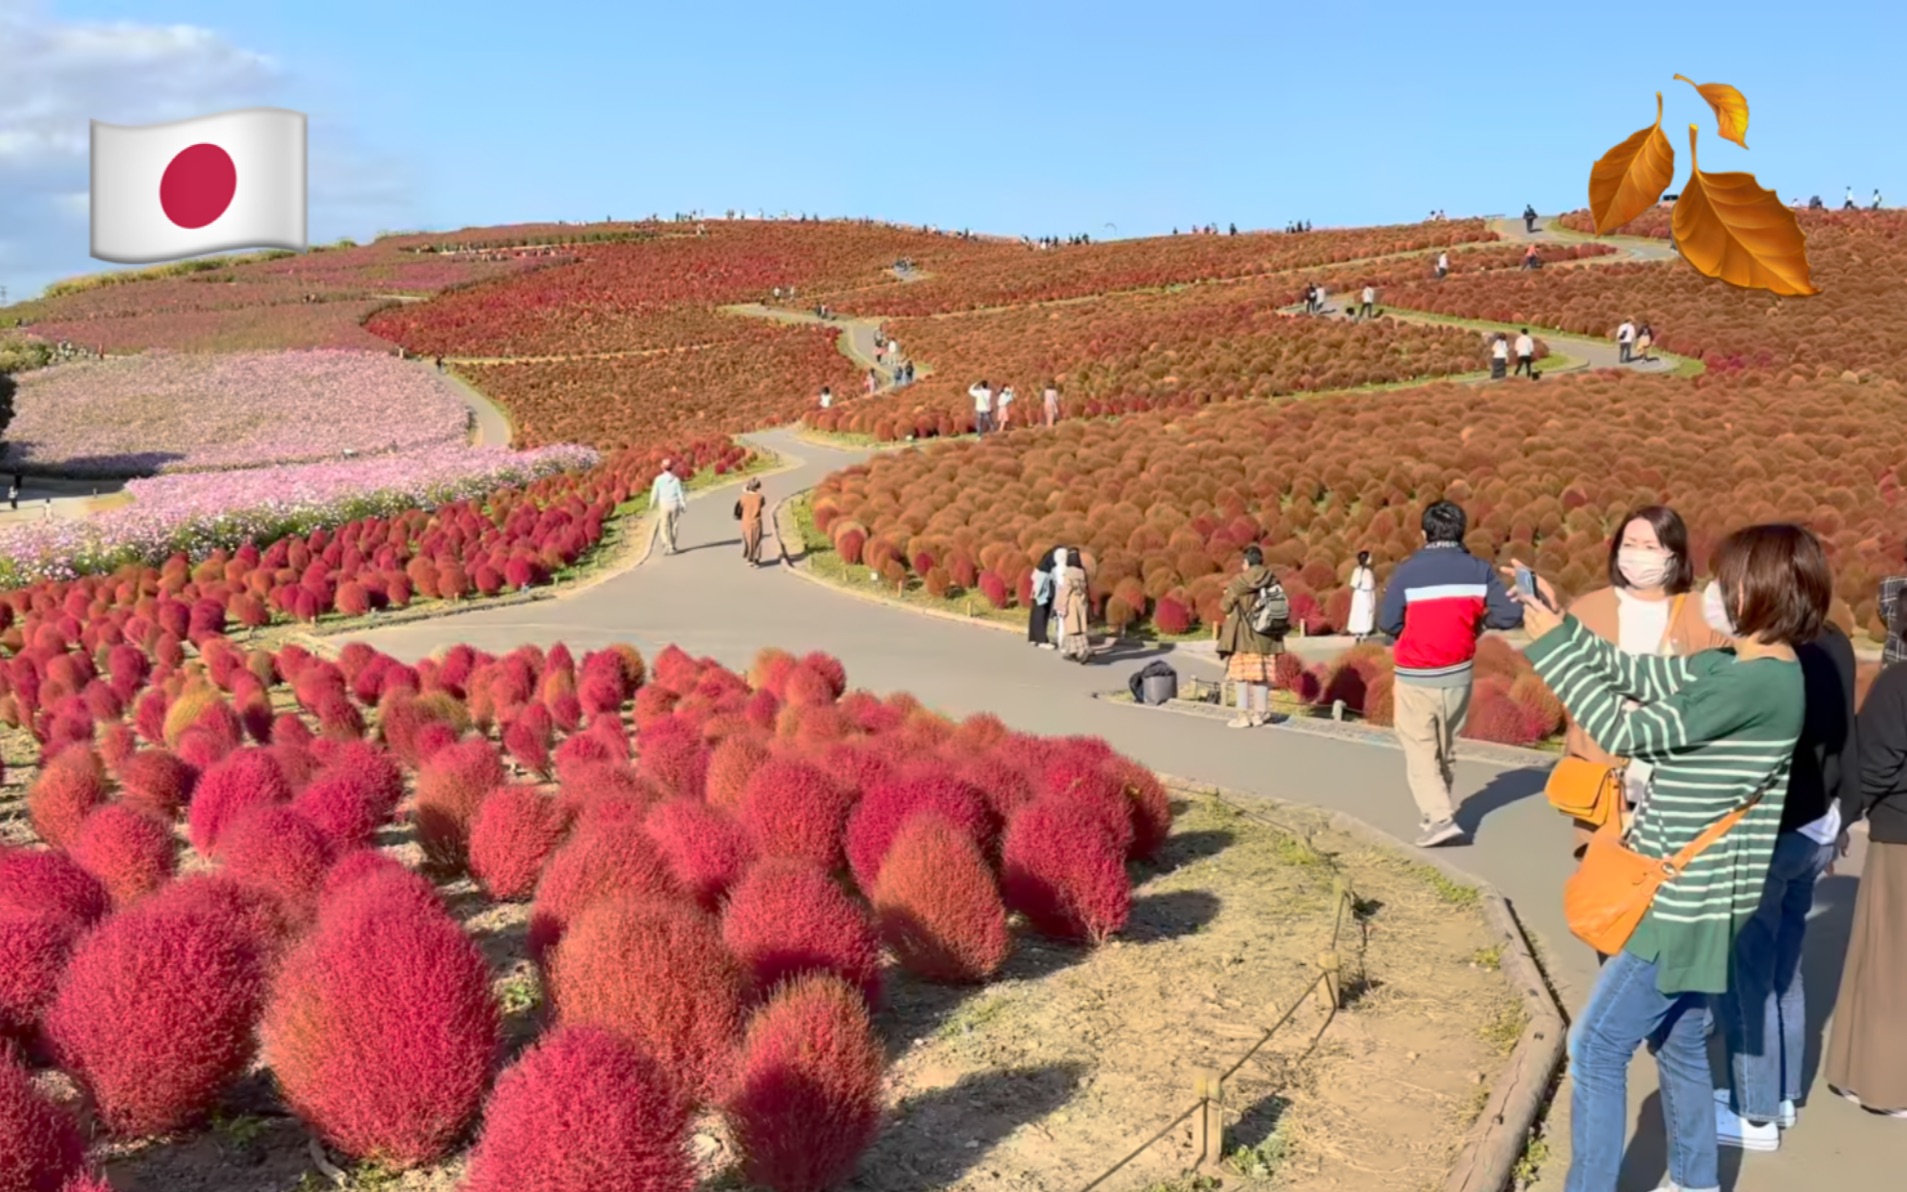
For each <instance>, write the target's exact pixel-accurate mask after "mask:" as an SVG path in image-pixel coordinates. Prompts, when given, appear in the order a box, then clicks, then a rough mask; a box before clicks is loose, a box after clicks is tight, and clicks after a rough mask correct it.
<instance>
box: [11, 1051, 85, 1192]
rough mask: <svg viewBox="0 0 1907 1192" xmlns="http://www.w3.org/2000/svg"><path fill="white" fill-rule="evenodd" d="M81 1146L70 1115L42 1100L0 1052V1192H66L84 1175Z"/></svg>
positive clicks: (27, 1078) (22, 1071)
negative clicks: (74, 1181) (72, 1182)
mask: <svg viewBox="0 0 1907 1192" xmlns="http://www.w3.org/2000/svg"><path fill="white" fill-rule="evenodd" d="M85 1164H86V1143H85V1140H84V1139H82V1138H81V1137H80V1133H79V1125H78V1123H77V1122H75V1121H74V1120H73V1118H72V1115H70V1114H69V1113H67V1112H66V1111H65V1110H64V1109H61V1108H60V1107H59V1106H57V1105H55V1104H53V1103H52V1102H51V1101H48V1100H47V1099H46V1098H45V1097H42V1096H41V1095H40V1093H39V1091H38V1090H37V1089H35V1088H34V1087H33V1078H32V1077H31V1076H29V1075H28V1074H27V1071H26V1069H25V1068H22V1067H21V1066H20V1065H19V1064H17V1063H15V1062H14V1061H13V1059H12V1058H11V1057H9V1056H7V1055H6V1054H5V1053H4V1052H0V1189H5V1190H6V1192H65V1190H67V1189H70V1188H71V1187H73V1185H72V1184H71V1183H70V1182H69V1181H72V1180H74V1179H77V1178H81V1177H83V1176H84V1175H85Z"/></svg>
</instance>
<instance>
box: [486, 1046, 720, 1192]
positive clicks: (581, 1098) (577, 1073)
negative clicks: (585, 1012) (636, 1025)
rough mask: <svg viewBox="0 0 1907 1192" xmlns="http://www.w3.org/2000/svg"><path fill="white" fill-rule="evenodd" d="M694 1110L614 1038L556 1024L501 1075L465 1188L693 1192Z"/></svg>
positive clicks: (645, 1060)
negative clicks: (691, 1138)
mask: <svg viewBox="0 0 1907 1192" xmlns="http://www.w3.org/2000/svg"><path fill="white" fill-rule="evenodd" d="M688 1127H689V1114H688V1104H687V1101H686V1100H685V1099H684V1098H683V1096H682V1094H681V1091H680V1090H679V1089H678V1088H677V1087H676V1084H675V1082H674V1081H673V1080H672V1079H671V1078H670V1076H669V1074H668V1072H666V1071H665V1070H664V1069H663V1068H662V1067H660V1066H659V1065H658V1064H657V1063H656V1062H655V1061H654V1060H652V1059H650V1058H649V1057H648V1056H647V1055H644V1054H643V1052H642V1051H641V1050H640V1049H639V1048H637V1047H635V1046H634V1045H632V1044H630V1043H629V1042H627V1041H626V1040H624V1039H622V1038H621V1037H620V1036H618V1035H616V1034H613V1033H612V1032H609V1031H605V1030H601V1029H598V1028H596V1027H587V1026H568V1027H559V1028H558V1029H556V1030H555V1031H552V1032H551V1033H550V1034H548V1035H546V1036H544V1038H543V1040H542V1041H541V1042H540V1043H538V1044H537V1045H536V1046H535V1047H533V1048H531V1049H530V1050H529V1051H527V1052H525V1053H524V1055H523V1058H522V1059H520V1060H518V1061H517V1063H516V1064H515V1066H513V1067H512V1068H510V1070H509V1071H507V1072H505V1073H504V1074H503V1075H502V1076H501V1077H499V1078H498V1079H497V1089H496V1092H495V1093H494V1094H493V1095H492V1096H491V1098H490V1105H489V1108H488V1109H487V1110H486V1111H485V1113H484V1123H483V1136H482V1137H481V1138H479V1139H478V1140H477V1145H476V1147H475V1148H474V1149H473V1150H472V1151H471V1153H470V1167H469V1173H468V1175H467V1176H466V1177H465V1179H464V1183H463V1187H462V1189H461V1192H528V1190H530V1189H535V1192H691V1190H692V1189H693V1188H694V1187H695V1184H696V1176H695V1165H694V1163H693V1162H691V1160H690V1158H689V1149H688V1139H687V1135H688Z"/></svg>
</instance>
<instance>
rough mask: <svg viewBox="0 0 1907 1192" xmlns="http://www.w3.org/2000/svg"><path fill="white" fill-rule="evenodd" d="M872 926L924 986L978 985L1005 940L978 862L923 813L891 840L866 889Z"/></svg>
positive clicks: (958, 835) (949, 829)
mask: <svg viewBox="0 0 1907 1192" xmlns="http://www.w3.org/2000/svg"><path fill="white" fill-rule="evenodd" d="M873 903H874V915H875V922H876V923H877V925H878V926H879V928H880V932H881V936H882V938H883V939H885V940H886V941H887V945H888V947H890V948H892V949H893V950H894V954H895V955H896V956H898V957H899V958H900V962H901V964H902V965H903V966H904V967H905V968H906V969H907V970H908V971H909V972H911V973H915V974H917V975H919V976H921V977H925V978H926V979H927V980H929V981H944V982H949V983H965V982H977V981H984V980H986V979H987V978H988V977H991V976H992V975H993V974H994V973H996V972H999V971H1000V966H1001V965H1003V964H1005V963H1006V958H1007V953H1008V952H1009V951H1011V949H1012V946H1013V940H1012V937H1011V936H1010V935H1008V934H1007V925H1006V907H1005V906H1004V905H1003V904H1002V903H1001V901H1000V892H999V890H998V889H997V888H996V887H995V886H994V884H993V873H992V871H991V870H989V869H988V868H987V862H986V858H985V857H983V856H981V855H980V850H979V849H978V848H976V847H975V846H974V843H973V841H972V840H970V839H968V838H967V836H966V834H965V833H963V832H962V831H961V830H960V829H959V828H956V827H955V826H954V825H952V824H950V823H948V822H947V821H946V820H945V819H943V818H941V817H940V816H939V815H936V814H933V813H931V812H930V813H927V814H923V815H918V816H915V817H914V818H913V819H911V820H909V821H908V822H907V824H906V826H905V827H903V828H902V829H901V831H900V835H898V836H896V837H895V838H894V844H893V847H892V848H890V849H889V850H888V853H887V860H886V861H885V862H884V863H883V864H882V865H881V877H880V880H879V881H878V882H876V883H875V886H874V897H873Z"/></svg>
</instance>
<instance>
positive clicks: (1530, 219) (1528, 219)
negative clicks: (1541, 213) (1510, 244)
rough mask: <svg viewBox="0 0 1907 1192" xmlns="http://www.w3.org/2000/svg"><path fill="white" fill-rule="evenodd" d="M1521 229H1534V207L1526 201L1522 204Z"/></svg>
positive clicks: (1531, 231) (1530, 230) (1532, 230)
mask: <svg viewBox="0 0 1907 1192" xmlns="http://www.w3.org/2000/svg"><path fill="white" fill-rule="evenodd" d="M1523 230H1524V231H1525V232H1530V233H1534V232H1535V231H1536V208H1534V207H1532V206H1530V205H1529V204H1528V203H1525V204H1523Z"/></svg>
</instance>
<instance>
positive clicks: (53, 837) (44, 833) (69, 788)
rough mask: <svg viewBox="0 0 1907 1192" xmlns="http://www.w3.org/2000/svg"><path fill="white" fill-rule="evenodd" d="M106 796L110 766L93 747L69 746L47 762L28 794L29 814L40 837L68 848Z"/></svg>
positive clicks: (27, 808)
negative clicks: (103, 763) (103, 761)
mask: <svg viewBox="0 0 1907 1192" xmlns="http://www.w3.org/2000/svg"><path fill="white" fill-rule="evenodd" d="M105 800H106V769H105V767H104V766H102V765H101V764H100V761H99V755H98V754H96V753H94V752H93V751H92V750H91V749H78V748H74V749H67V750H64V751H62V752H61V753H60V755H59V756H58V757H56V758H54V759H53V760H52V761H50V762H48V763H47V764H46V768H45V769H43V770H41V771H40V773H39V776H38V777H37V778H35V779H34V780H33V785H32V786H31V787H30V788H28V790H27V796H26V810H27V817H28V818H29V819H30V820H32V822H33V830H34V831H35V832H38V833H39V834H40V839H41V840H44V841H46V842H47V843H48V844H50V845H52V846H53V847H54V848H67V847H69V846H71V845H72V843H73V841H74V840H76V839H78V838H79V830H80V825H81V824H82V823H84V822H85V821H86V817H87V816H88V815H91V814H92V811H93V808H95V807H97V806H99V805H100V804H101V803H103V802H105Z"/></svg>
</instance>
